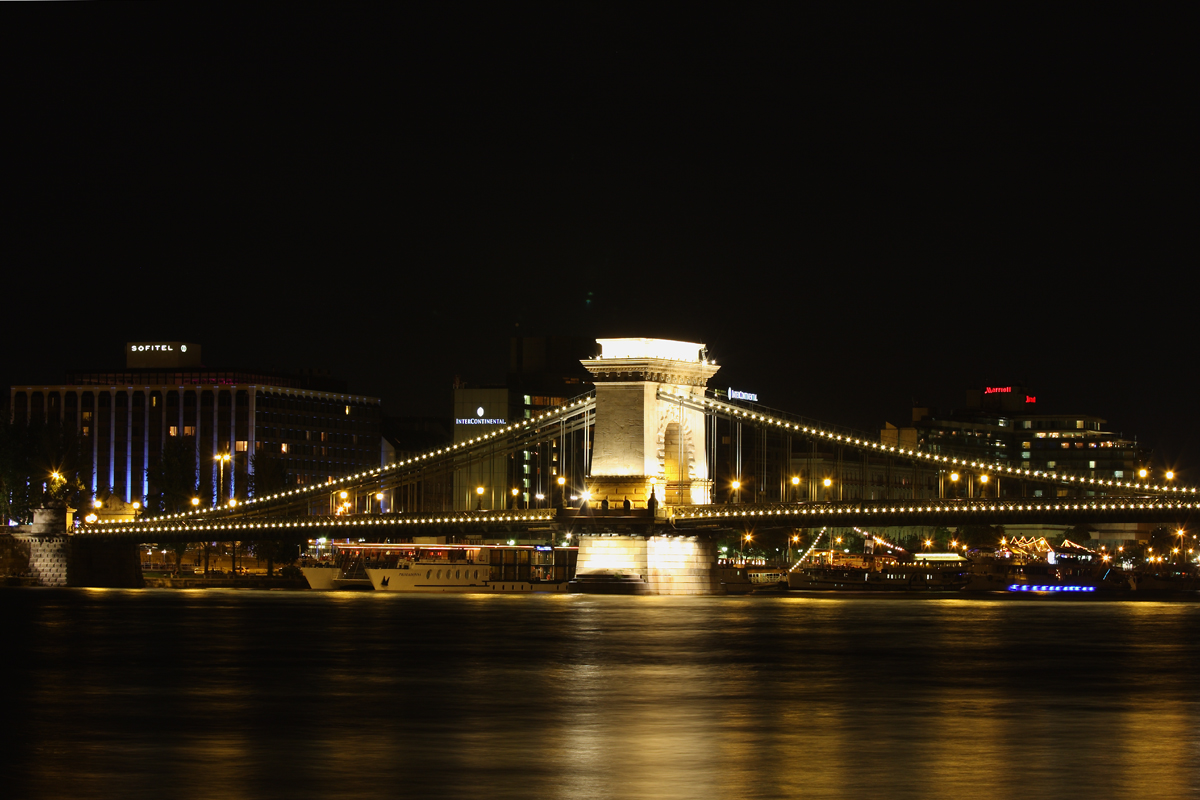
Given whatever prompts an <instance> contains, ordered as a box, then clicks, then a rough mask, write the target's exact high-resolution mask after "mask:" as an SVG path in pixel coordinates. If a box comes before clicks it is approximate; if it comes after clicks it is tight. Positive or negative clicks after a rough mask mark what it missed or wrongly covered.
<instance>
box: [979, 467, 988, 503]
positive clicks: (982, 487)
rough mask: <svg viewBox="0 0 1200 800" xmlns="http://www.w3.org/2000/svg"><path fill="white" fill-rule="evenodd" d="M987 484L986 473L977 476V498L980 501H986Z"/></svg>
mask: <svg viewBox="0 0 1200 800" xmlns="http://www.w3.org/2000/svg"><path fill="white" fill-rule="evenodd" d="M987 482H988V476H987V474H986V473H985V474H983V475H980V476H979V497H980V499H981V500H983V499H987Z"/></svg>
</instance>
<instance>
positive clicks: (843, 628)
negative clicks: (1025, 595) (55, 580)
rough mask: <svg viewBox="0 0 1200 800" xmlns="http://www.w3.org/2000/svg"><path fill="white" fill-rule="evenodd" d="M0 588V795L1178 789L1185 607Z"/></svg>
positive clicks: (1185, 729)
mask: <svg viewBox="0 0 1200 800" xmlns="http://www.w3.org/2000/svg"><path fill="white" fill-rule="evenodd" d="M0 602H2V603H3V620H4V622H3V626H4V627H3V632H4V651H3V652H4V674H5V676H6V678H7V680H6V681H5V684H4V689H5V697H4V715H3V718H4V730H5V733H6V734H7V736H6V737H5V738H6V740H7V744H5V745H4V750H3V752H4V755H3V763H4V765H5V769H4V775H3V780H4V787H5V788H4V795H5V796H6V797H13V798H39V797H63V798H92V797H167V798H173V799H174V798H209V797H214V798H215V797H220V798H241V797H245V798H257V797H268V796H269V797H282V798H310V797H312V798H316V797H349V798H357V797H361V798H380V797H450V798H473V799H475V798H508V797H536V798H539V799H540V800H553V799H555V798H689V799H690V800H692V799H695V798H753V797H872V798H897V797H900V798H909V797H911V798H953V799H954V800H965V799H966V798H997V797H1006V798H1021V799H1022V800H1024V799H1025V798H1061V797H1089V798H1145V797H1154V798H1174V797H1196V796H1197V795H1198V794H1200V789H1198V788H1197V787H1198V785H1200V713H1198V710H1200V709H1198V705H1197V701H1198V699H1200V697H1198V691H1197V676H1198V672H1197V670H1198V667H1200V604H1192V603H1167V602H1164V603H1157V602H1137V603H1135V602H1125V603H1121V602H1103V601H1094V600H1092V599H1087V600H1082V601H1080V600H1054V601H1041V602H1039V601H1036V600H1024V599H1023V600H958V599H920V600H918V599H912V598H906V597H902V598H895V599H892V598H867V599H847V598H835V597H834V598H824V597H818V598H813V597H798V596H786V595H785V596H774V597H767V596H764V597H709V598H668V597H602V596H594V595H563V596H551V595H546V596H503V595H500V596H482V595H458V596H454V595H425V596H422V595H403V594H376V593H353V594H351V593H326V594H319V593H315V592H251V591H233V590H208V591H203V590H197V591H171V590H143V591H125V590H84V589H77V590H55V589H4V590H0Z"/></svg>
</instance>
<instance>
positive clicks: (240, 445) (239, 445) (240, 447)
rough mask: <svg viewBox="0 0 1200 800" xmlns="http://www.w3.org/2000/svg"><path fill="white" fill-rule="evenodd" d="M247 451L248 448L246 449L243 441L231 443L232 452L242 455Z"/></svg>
mask: <svg viewBox="0 0 1200 800" xmlns="http://www.w3.org/2000/svg"><path fill="white" fill-rule="evenodd" d="M248 449H249V448H248V447H247V443H246V440H245V439H241V440H238V441H236V442H234V443H233V450H234V452H236V453H244V452H246V450H248Z"/></svg>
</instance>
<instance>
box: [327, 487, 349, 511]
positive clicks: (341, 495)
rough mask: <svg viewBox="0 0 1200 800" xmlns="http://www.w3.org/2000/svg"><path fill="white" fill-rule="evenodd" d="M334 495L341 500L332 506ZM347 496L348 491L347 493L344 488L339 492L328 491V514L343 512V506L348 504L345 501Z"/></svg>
mask: <svg viewBox="0 0 1200 800" xmlns="http://www.w3.org/2000/svg"><path fill="white" fill-rule="evenodd" d="M335 496H336V497H337V498H338V499H339V500H341V502H340V503H338V504H337V505H336V506H334V504H333V498H334V497H335ZM349 496H350V493H349V492H347V491H346V490H345V489H342V490H341V491H340V492H339V491H333V492H330V493H329V514H330V516H332V515H334V514H341V513H343V509H344V508H345V507H346V506H347V505H349V503H347V502H346V498H347V497H349Z"/></svg>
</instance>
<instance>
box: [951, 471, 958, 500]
mask: <svg viewBox="0 0 1200 800" xmlns="http://www.w3.org/2000/svg"><path fill="white" fill-rule="evenodd" d="M950 491H951V492H953V496H954V499H955V500H957V499H958V473H957V472H951V473H950Z"/></svg>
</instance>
